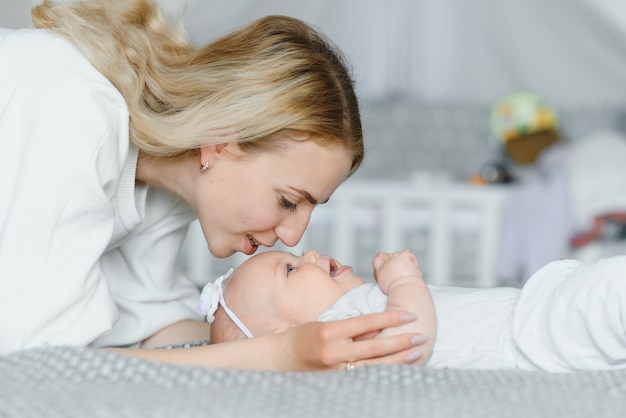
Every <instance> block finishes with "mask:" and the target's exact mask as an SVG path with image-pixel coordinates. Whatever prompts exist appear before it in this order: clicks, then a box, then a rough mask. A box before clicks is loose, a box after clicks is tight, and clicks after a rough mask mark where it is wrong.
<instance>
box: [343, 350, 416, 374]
mask: <svg viewBox="0 0 626 418" xmlns="http://www.w3.org/2000/svg"><path fill="white" fill-rule="evenodd" d="M422 357H423V354H422V351H421V350H420V349H419V347H413V348H410V349H408V350H404V351H401V352H399V353H394V354H390V355H388V356H383V357H377V358H372V359H366V360H357V361H350V362H349V363H351V364H352V366H353V367H351V368H358V367H363V366H374V365H377V364H415V363H417V362H418V361H419V360H420V359H421V358H422ZM347 364H348V362H346V363H344V364H341V365H340V366H339V367H338V368H339V369H345V368H346V365H347Z"/></svg>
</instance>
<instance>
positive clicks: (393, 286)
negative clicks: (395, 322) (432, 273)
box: [372, 250, 437, 365]
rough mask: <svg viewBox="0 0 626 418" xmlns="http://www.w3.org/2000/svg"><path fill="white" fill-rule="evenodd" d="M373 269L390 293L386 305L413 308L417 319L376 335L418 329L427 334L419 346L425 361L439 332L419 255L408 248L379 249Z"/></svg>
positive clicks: (381, 286) (424, 361)
mask: <svg viewBox="0 0 626 418" xmlns="http://www.w3.org/2000/svg"><path fill="white" fill-rule="evenodd" d="M372 264H373V266H374V273H375V277H376V280H377V281H378V285H379V286H380V288H381V290H382V291H383V292H384V293H385V294H387V309H386V310H399V311H406V312H413V313H415V314H417V321H414V322H411V323H409V324H406V325H402V326H399V327H393V328H386V329H384V330H383V331H381V332H380V334H378V335H377V336H376V338H381V337H388V336H391V335H397V334H403V333H409V332H411V333H413V332H418V333H421V334H422V335H425V336H427V337H428V341H427V342H426V343H424V344H423V345H421V346H420V348H421V350H422V357H421V358H420V359H419V360H418V361H417V364H420V365H424V364H426V362H427V361H428V359H429V358H430V356H431V354H432V351H433V347H434V345H435V338H436V334H437V317H436V313H435V305H434V303H433V299H432V296H431V294H430V290H429V289H428V287H427V286H426V283H425V282H424V279H423V277H422V272H421V271H420V269H419V266H418V263H417V259H416V258H415V256H414V255H413V254H412V253H411V252H410V251H409V250H404V251H401V252H397V253H393V254H387V253H379V254H378V255H376V257H375V258H374V261H373V263H372Z"/></svg>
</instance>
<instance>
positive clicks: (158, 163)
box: [135, 151, 200, 207]
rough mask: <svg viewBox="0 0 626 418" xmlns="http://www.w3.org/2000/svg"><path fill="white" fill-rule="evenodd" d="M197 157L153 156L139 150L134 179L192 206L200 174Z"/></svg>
mask: <svg viewBox="0 0 626 418" xmlns="http://www.w3.org/2000/svg"><path fill="white" fill-rule="evenodd" d="M197 160H198V157H197V156H195V155H194V154H188V155H185V156H180V157H155V156H153V155H149V154H146V153H145V152H143V151H139V159H138V161H137V172H136V175H135V179H136V180H137V181H140V182H142V183H146V184H149V185H150V186H155V187H158V188H160V189H163V190H165V191H167V192H170V193H172V194H173V195H175V196H178V197H179V198H181V199H183V200H185V201H187V203H189V204H190V205H191V206H192V207H194V201H195V193H194V191H195V189H196V182H197V179H198V177H199V174H200V170H199V168H198V164H197Z"/></svg>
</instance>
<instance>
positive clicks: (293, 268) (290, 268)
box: [287, 264, 296, 275]
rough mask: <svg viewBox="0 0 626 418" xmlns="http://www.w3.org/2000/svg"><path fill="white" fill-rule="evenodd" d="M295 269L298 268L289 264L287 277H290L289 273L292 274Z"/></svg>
mask: <svg viewBox="0 0 626 418" xmlns="http://www.w3.org/2000/svg"><path fill="white" fill-rule="evenodd" d="M295 269H296V268H295V267H294V266H292V265H291V264H287V275H289V273H291V272H292V271H294V270H295Z"/></svg>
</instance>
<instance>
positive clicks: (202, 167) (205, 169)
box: [200, 161, 209, 173]
mask: <svg viewBox="0 0 626 418" xmlns="http://www.w3.org/2000/svg"><path fill="white" fill-rule="evenodd" d="M208 169H209V162H208V161H207V162H206V163H204V165H201V166H200V171H202V172H203V173H204V172H205V171H207V170H208Z"/></svg>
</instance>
